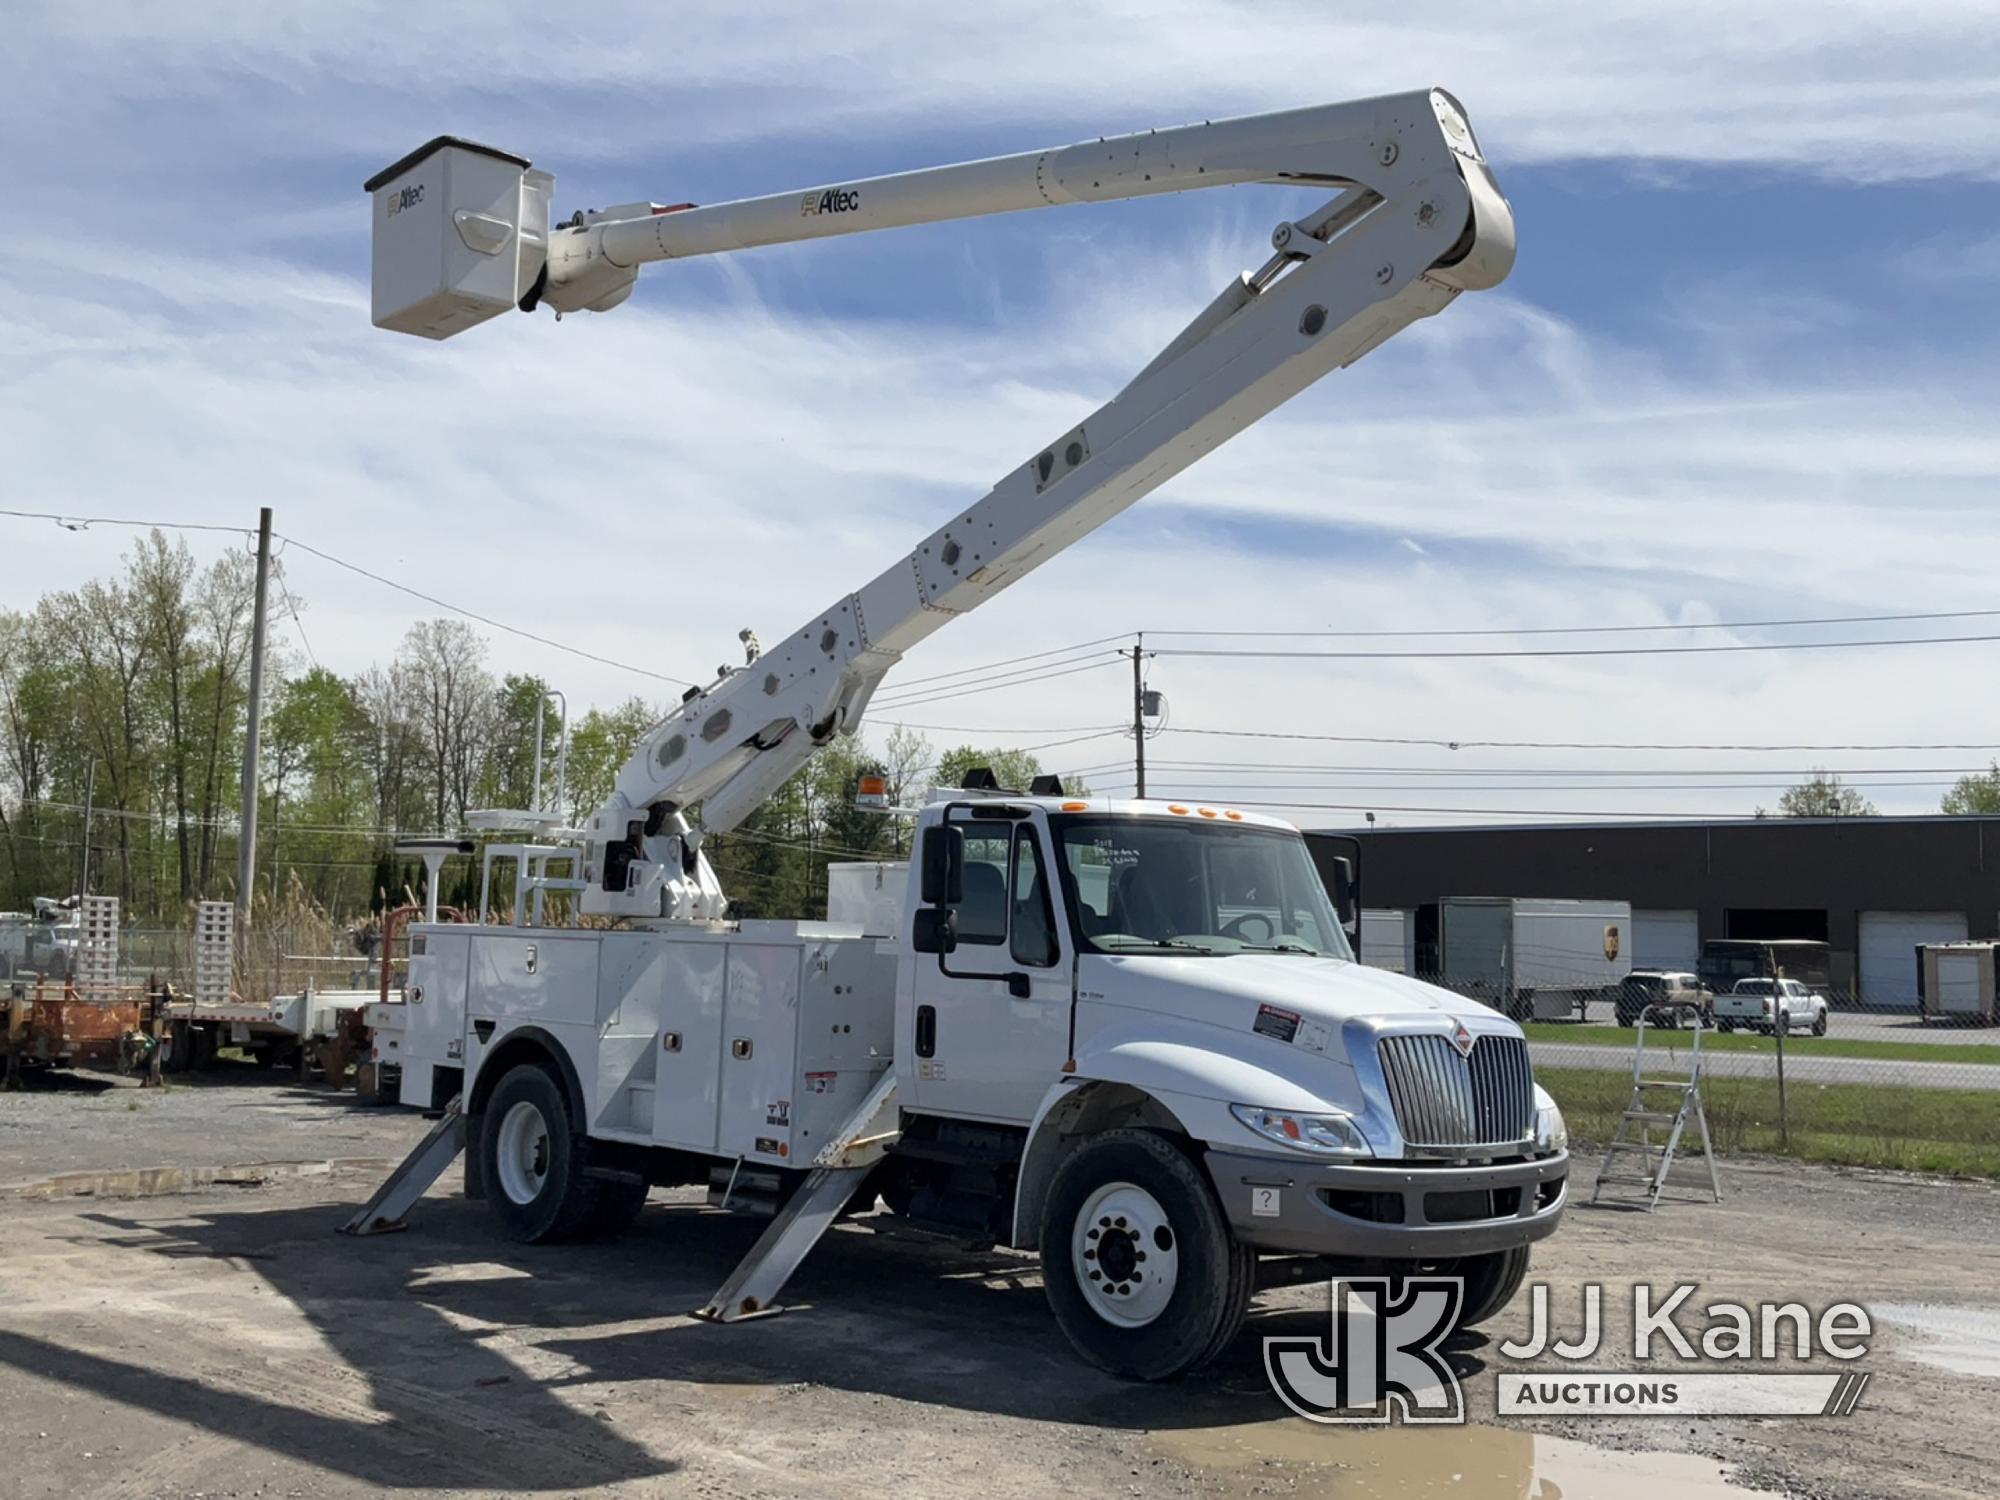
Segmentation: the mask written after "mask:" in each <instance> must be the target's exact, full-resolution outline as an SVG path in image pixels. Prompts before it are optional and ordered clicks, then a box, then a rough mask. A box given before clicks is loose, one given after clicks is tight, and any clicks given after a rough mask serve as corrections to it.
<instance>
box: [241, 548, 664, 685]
mask: <svg viewBox="0 0 2000 1500" xmlns="http://www.w3.org/2000/svg"><path fill="white" fill-rule="evenodd" d="M218 529H219V528H218ZM283 540H284V541H285V542H286V543H287V544H288V545H290V546H294V547H298V548H300V549H301V550H303V551H306V552H310V553H311V554H312V555H313V556H314V557H317V558H319V559H320V560H321V561H322V562H329V563H332V564H333V565H334V566H335V567H336V568H345V569H346V570H347V571H348V572H350V573H357V574H359V575H360V576H361V577H363V578H366V579H369V580H370V581H371V582H374V583H379V584H381V585H382V586H383V587H384V588H392V589H395V590H396V591H397V592H398V593H402V594H408V595H409V596H410V597H411V598H413V599H421V600H423V601H424V602H425V603H426V604H431V605H435V606H436V607H437V608H439V609H442V610H445V611H446V612H447V613H450V614H454V615H462V616H463V617H464V618H466V619H468V620H476V621H478V622H479V623H480V624H481V625H485V626H487V627H489V628H491V629H493V630H501V631H505V632H506V633H507V634H508V635H515V636H519V637H521V639H523V640H528V641H533V642H535V643H536V644H537V645H541V646H547V647H549V648H550V649H551V650H555V651H566V652H568V653H569V654H570V655H571V656H579V657H582V658H583V659H584V660H585V661H594V662H596V663H597V664H598V665H599V666H605V667H616V668H617V669H618V670H619V671H621V672H633V673H636V674H637V675H639V676H641V677H651V678H653V679H655V680H656V681H659V682H667V683H672V684H673V685H674V686H675V687H697V686H699V684H698V683H693V682H690V681H688V679H687V678H685V677H671V676H669V675H668V674H666V673H665V672H655V671H652V670H651V669H649V668H647V667H635V666H633V665H632V664H631V663H630V662H623V661H615V660H613V659H612V658H611V657H608V656H599V655H598V654H597V653H596V652H595V651H586V650H584V649H583V648H582V647H581V646H568V645H564V644H563V643H562V642H561V641H556V640H551V639H549V637H547V636H545V635H537V634H536V633H535V632H534V631H532V630H523V629H521V628H520V627H519V626H518V625H509V624H506V623H505V622H503V621H500V620H496V619H494V618H493V617H492V616H491V615H482V614H480V613H478V612H477V611H476V610H470V609H464V608H462V607H460V606H459V605H456V604H450V603H447V602H446V601H445V600H443V599H440V598H438V597H437V595H435V594H427V593H425V592H424V591H423V590H422V589H414V588H411V587H410V586H409V585H408V584H406V583H398V582H397V581H396V580H395V579H393V578H385V577H383V576H382V575H381V574H380V573H376V572H372V571H370V570H369V569H367V568H364V567H362V566H361V565H360V564H359V563H351V562H348V561H347V560H346V559H345V558H340V557H335V556H334V555H333V554H332V553H331V552H325V551H322V550H321V549H320V548H318V547H315V546H313V545H312V543H310V542H302V541H300V540H299V539H298V538H297V537H295V536H289V535H288V536H285V537H284V538H283Z"/></svg>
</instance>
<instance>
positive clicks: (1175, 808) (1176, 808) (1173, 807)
mask: <svg viewBox="0 0 2000 1500" xmlns="http://www.w3.org/2000/svg"><path fill="white" fill-rule="evenodd" d="M1167 811H1168V812H1170V813H1181V814H1185V813H1186V812H1187V809H1186V808H1185V807H1182V806H1181V805H1180V803H1178V802H1169V803H1168V804H1167Z"/></svg>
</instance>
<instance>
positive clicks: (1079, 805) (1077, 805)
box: [1062, 802, 1090, 812]
mask: <svg viewBox="0 0 2000 1500" xmlns="http://www.w3.org/2000/svg"><path fill="white" fill-rule="evenodd" d="M1089 806H1090V804H1089V803H1088V802H1065V803H1064V804H1063V805H1062V810H1063V811H1064V812H1082V811H1083V810H1084V809H1085V808H1087V807H1089Z"/></svg>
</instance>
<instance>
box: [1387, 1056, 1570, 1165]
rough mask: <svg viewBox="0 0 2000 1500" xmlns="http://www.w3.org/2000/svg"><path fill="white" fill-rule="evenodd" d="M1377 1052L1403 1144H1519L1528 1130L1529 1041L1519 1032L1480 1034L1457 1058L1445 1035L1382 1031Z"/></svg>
mask: <svg viewBox="0 0 2000 1500" xmlns="http://www.w3.org/2000/svg"><path fill="white" fill-rule="evenodd" d="M1380 1056H1381V1059H1382V1075H1383V1077H1384V1079H1385V1080H1386V1081H1387V1083H1388V1085H1389V1102H1390V1103H1391V1104H1393V1105H1394V1106H1395V1108H1396V1124H1397V1125H1398V1126H1399V1127H1400V1128H1401V1130H1402V1132H1403V1140H1404V1142H1405V1143H1406V1144H1408V1145H1411V1146H1418V1147H1423V1148H1425V1149H1427V1150H1434V1149H1436V1148H1439V1147H1445V1146H1450V1147H1458V1146H1466V1147H1478V1148H1489V1147H1495V1146H1519V1145H1520V1143H1521V1141H1522V1138H1523V1137H1525V1136H1528V1135H1530V1134H1531V1133H1532V1131H1533V1130H1534V1126H1535V1095H1534V1083H1533V1080H1532V1077H1531V1075H1530V1073H1529V1070H1528V1044H1527V1043H1526V1042H1524V1041H1522V1040H1521V1039H1520V1038H1519V1037H1512V1036H1482V1037H1480V1038H1479V1039H1478V1040H1477V1041H1476V1042H1475V1043H1474V1044H1473V1048H1472V1055H1471V1056H1470V1057H1461V1056H1459V1052H1458V1048H1456V1047H1454V1046H1453V1045H1452V1042H1451V1038H1450V1037H1447V1036H1437V1035H1433V1034H1419V1035H1416V1036H1385V1037H1383V1038H1382V1039H1381V1043H1380Z"/></svg>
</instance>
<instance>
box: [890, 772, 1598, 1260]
mask: <svg viewBox="0 0 2000 1500" xmlns="http://www.w3.org/2000/svg"><path fill="white" fill-rule="evenodd" d="M917 848H918V854H919V858H918V865H919V870H920V872H921V875H922V879H921V881H920V882H919V883H918V884H917V886H916V887H915V888H914V889H913V890H912V891H911V892H910V900H909V911H908V922H909V931H910V932H911V935H912V941H911V942H910V943H909V944H908V945H907V948H906V950H905V951H904V952H903V954H902V956H901V961H900V964H899V969H898V1024H897V1038H898V1045H899V1049H906V1050H904V1051H902V1052H900V1053H899V1066H901V1065H902V1064H901V1061H900V1059H901V1057H903V1056H907V1058H908V1059H909V1063H908V1067H907V1073H908V1076H909V1079H910V1085H911V1093H910V1100H909V1107H910V1108H912V1109H913V1110H914V1111H916V1112H918V1113H920V1114H925V1115H936V1116H940V1117H950V1118H953V1119H959V1120H967V1121H990V1122H993V1123H995V1124H999V1125H1005V1126H1013V1127H1019V1126H1026V1127H1028V1129H1029V1133H1030V1138H1031V1141H1032V1140H1041V1141H1042V1142H1043V1143H1044V1148H1045V1149H1046V1148H1047V1140H1048V1138H1047V1136H1046V1132H1047V1130H1048V1129H1049V1126H1050V1123H1051V1121H1052V1120H1055V1121H1067V1120H1070V1119H1072V1118H1074V1117H1076V1116H1078V1115H1080V1114H1082V1113H1085V1112H1086V1111H1087V1109H1088V1107H1089V1101H1090V1100H1091V1098H1092V1097H1093V1095H1096V1094H1102V1095H1104V1096H1107V1097H1118V1098H1120V1099H1123V1100H1126V1101H1128V1105H1129V1107H1130V1108H1131V1109H1132V1110H1134V1111H1136V1113H1137V1115H1138V1116H1139V1117H1144V1118H1146V1119H1149V1120H1151V1121H1154V1122H1156V1123H1158V1124H1160V1125H1163V1126H1167V1127H1169V1128H1172V1129H1174V1130H1175V1131H1177V1132H1179V1133H1180V1134H1181V1135H1183V1136H1184V1137H1185V1138H1187V1139H1188V1140H1190V1141H1192V1142H1197V1143H1199V1144H1200V1148H1201V1158H1202V1161H1203V1163H1204V1165H1205V1166H1206V1168H1207V1172H1208V1177H1209V1180H1210V1182H1211V1185H1212V1186H1213V1188H1214V1190H1215V1192H1216V1195H1217V1198H1218V1201H1219V1203H1220V1205H1221V1207H1222V1209H1223V1211H1224V1213H1225V1214H1226V1215H1227V1216H1228V1218H1229V1220H1230V1222H1231V1224H1232V1226H1233V1228H1234V1230H1235V1232H1236V1233H1237V1235H1238V1237H1239V1238H1241V1239H1242V1240H1243V1241H1244V1242H1246V1243H1248V1244H1251V1245H1254V1246H1256V1247H1258V1248H1260V1249H1269V1250H1273V1251H1289V1252H1307V1253H1337V1254H1347V1255H1357V1254H1359V1255H1379V1256H1387V1257H1392V1258H1393V1257H1403V1256H1428V1255H1432V1254H1435V1255H1454V1256H1455V1255H1460V1254H1465V1253H1469V1252H1473V1251H1476V1250H1480V1249H1491V1248H1497V1247H1502V1246H1510V1245H1514V1244H1519V1243H1525V1242H1526V1241H1528V1240H1530V1239H1533V1238H1538V1237H1539V1236H1540V1235H1542V1234H1546V1233H1548V1232H1549V1231H1550V1230H1552V1229H1553V1228H1554V1227H1555V1223H1556V1220H1557V1217H1558V1216H1559V1215H1560V1212H1561V1185H1562V1179H1563V1175H1564V1165H1563V1158H1562V1153H1561V1151H1560V1150H1559V1149H1556V1147H1555V1144H1554V1140H1553V1138H1554V1136H1555V1135H1556V1134H1557V1132H1558V1130H1559V1126H1558V1125H1557V1124H1556V1118H1555V1114H1554V1109H1553V1106H1552V1105H1551V1104H1550V1103H1549V1102H1548V1101H1547V1098H1546V1096H1545V1095H1542V1094H1540V1092H1539V1090H1537V1089H1536V1087H1535V1086H1534V1084H1533V1081H1532V1078H1531V1076H1530V1070H1529V1065H1528V1058H1527V1049H1526V1044H1525V1042H1524V1041H1523V1039H1522V1034H1521V1031H1520V1028H1519V1027H1518V1026H1516V1025H1515V1024H1514V1023H1512V1022H1511V1021H1508V1020H1506V1019H1505V1018H1503V1017H1501V1016H1500V1015H1498V1014H1496V1013H1495V1012H1494V1011H1493V1010H1491V1009H1489V1008H1487V1007H1486V1006H1483V1005H1481V1004H1479V1003H1478V1002H1477V1001H1474V1000H1469V999H1466V998H1463V997H1461V996H1458V995H1454V994H1451V993H1449V992H1448V991H1445V990H1441V989H1437V988H1435V987H1432V986H1429V985H1425V984H1422V983H1419V982H1417V981H1415V980H1411V979H1408V978H1405V977H1403V976H1401V975H1396V974H1388V973H1384V972H1382V971H1379V970H1373V969H1368V968H1364V967H1363V966H1362V965H1360V964H1359V963H1358V962H1356V960H1355V956H1354V953H1353V950H1352V949H1351V947H1350V946H1349V941H1348V938H1347V935H1346V932H1345V931H1344V928H1343V924H1342V921H1341V916H1340V913H1338V912H1337V911H1336V910H1335V907H1334V905H1333V903H1332V901H1331V900H1329V898H1328V895H1327V893H1326V890H1325V888H1324V887H1323V886H1322V884H1321V882H1320V879H1319V875H1318V873H1317V871H1316V870H1315V868H1314V864H1313V861H1312V859H1311V857H1310V855H1309V854H1308V852H1307V849H1306V845H1305V842H1304V840H1303V838H1302V837H1301V836H1300V835H1299V833H1298V832H1297V830H1295V829H1293V828H1292V827H1291V826H1290V825H1288V824H1285V823H1282V822H1280V821H1279V820H1277V819H1275V818H1270V817H1265V816H1262V815H1259V814H1256V813H1251V812H1244V811H1240V810H1237V809H1234V808H1227V807H1209V806H1203V805H1199V804H1191V803H1190V804H1183V803H1177V802H1133V801H1108V800H1104V799H1096V798H1061V797H1055V798H1038V797H1015V796H1007V795H1004V794H989V795H987V796H985V797H983V798H978V799H968V798H966V797H964V796H962V795H954V796H950V797H948V798H946V799H945V800H942V801H940V802H939V803H937V804H934V805H933V806H932V807H931V808H929V809H926V811H925V815H924V818H923V820H922V826H921V827H920V829H919V832H918V843H917ZM1031 1156H1032V1147H1031ZM1475 1162H1477V1163H1479V1165H1477V1166H1473V1165H1472V1163H1475ZM1390 1163H1406V1164H1410V1166H1411V1167H1413V1168H1415V1169H1416V1170H1415V1171H1414V1172H1413V1171H1410V1170H1404V1171H1401V1172H1399V1171H1397V1170H1395V1169H1393V1168H1388V1169H1386V1170H1385V1167H1386V1164H1390ZM1442 1163H1459V1164H1461V1166H1462V1167H1463V1169H1464V1170H1465V1171H1467V1172H1469V1173H1470V1176H1468V1177H1467V1179H1466V1181H1465V1182H1463V1183H1460V1182H1459V1181H1457V1179H1456V1177H1453V1178H1452V1180H1451V1182H1450V1183H1449V1184H1447V1183H1446V1176H1440V1175H1437V1172H1436V1170H1435V1169H1436V1166H1437V1165H1438V1164H1442ZM1032 1170H1033V1169H1032V1164H1031V1168H1030V1176H1032ZM1446 1175H1447V1176H1449V1175H1451V1174H1449V1173H1447V1174H1446ZM1024 1187H1027V1188H1029V1191H1028V1195H1027V1197H1026V1198H1025V1199H1024V1200H1023V1204H1022V1206H1021V1208H1020V1209H1019V1210H1017V1217H1018V1218H1019V1219H1020V1220H1021V1221H1022V1222H1020V1223H1017V1225H1016V1227H1015V1235H1016V1238H1017V1240H1019V1241H1027V1240H1029V1239H1030V1237H1031V1231H1032V1230H1033V1229H1034V1228H1035V1227H1036V1204H1035V1198H1034V1193H1033V1191H1032V1186H1031V1184H1030V1183H1029V1182H1026V1181H1024ZM1440 1187H1447V1188H1448V1190H1447V1191H1444V1192H1439V1191H1436V1189H1437V1188H1440Z"/></svg>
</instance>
